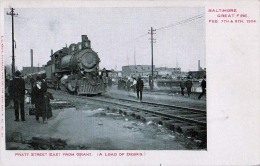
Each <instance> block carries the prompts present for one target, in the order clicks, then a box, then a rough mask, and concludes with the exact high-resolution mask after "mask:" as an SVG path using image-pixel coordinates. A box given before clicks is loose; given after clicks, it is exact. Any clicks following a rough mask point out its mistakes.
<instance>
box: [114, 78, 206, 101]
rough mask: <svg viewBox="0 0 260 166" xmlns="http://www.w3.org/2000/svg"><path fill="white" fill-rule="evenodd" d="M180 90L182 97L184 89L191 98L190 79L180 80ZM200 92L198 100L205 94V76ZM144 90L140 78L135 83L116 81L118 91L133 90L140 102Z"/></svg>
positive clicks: (133, 81) (125, 80)
mask: <svg viewBox="0 0 260 166" xmlns="http://www.w3.org/2000/svg"><path fill="white" fill-rule="evenodd" d="M179 84H180V89H181V94H182V95H183V96H184V92H185V89H186V92H187V95H188V97H190V96H191V92H192V87H193V82H192V79H191V78H190V77H187V78H186V79H184V78H182V79H181V80H180V83H179ZM200 86H201V89H202V92H201V93H200V94H199V96H198V99H199V100H200V99H201V97H202V96H204V95H205V94H206V76H204V78H203V80H202V81H201V83H200ZM143 88H144V82H143V80H142V78H141V76H139V77H138V79H137V81H136V79H135V78H131V79H129V78H128V79H122V78H120V79H119V80H118V89H119V90H127V91H131V90H133V91H134V92H136V93H137V98H138V99H139V100H140V101H142V92H143Z"/></svg>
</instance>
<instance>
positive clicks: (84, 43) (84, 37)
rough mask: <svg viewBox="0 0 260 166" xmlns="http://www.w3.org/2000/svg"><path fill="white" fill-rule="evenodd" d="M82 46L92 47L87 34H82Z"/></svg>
mask: <svg viewBox="0 0 260 166" xmlns="http://www.w3.org/2000/svg"><path fill="white" fill-rule="evenodd" d="M81 38H82V48H91V42H90V40H89V39H88V36H87V35H82V36H81Z"/></svg>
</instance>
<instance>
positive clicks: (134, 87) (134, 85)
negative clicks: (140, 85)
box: [132, 78, 136, 92]
mask: <svg viewBox="0 0 260 166" xmlns="http://www.w3.org/2000/svg"><path fill="white" fill-rule="evenodd" d="M132 87H133V90H134V92H135V91H136V79H135V78H134V79H133V84H132Z"/></svg>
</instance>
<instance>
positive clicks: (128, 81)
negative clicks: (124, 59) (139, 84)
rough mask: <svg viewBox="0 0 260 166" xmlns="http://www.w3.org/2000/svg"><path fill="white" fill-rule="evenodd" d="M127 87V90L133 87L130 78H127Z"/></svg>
mask: <svg viewBox="0 0 260 166" xmlns="http://www.w3.org/2000/svg"><path fill="white" fill-rule="evenodd" d="M126 87H127V92H129V91H130V87H131V81H130V79H128V80H127V82H126Z"/></svg>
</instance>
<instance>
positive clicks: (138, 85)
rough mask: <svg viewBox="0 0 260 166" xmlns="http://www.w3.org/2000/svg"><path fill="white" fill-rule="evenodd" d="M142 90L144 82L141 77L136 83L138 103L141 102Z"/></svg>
mask: <svg viewBox="0 0 260 166" xmlns="http://www.w3.org/2000/svg"><path fill="white" fill-rule="evenodd" d="M143 88H144V82H143V80H142V79H141V77H138V80H137V83H136V92H137V98H138V99H140V101H142V94H143ZM139 93H140V98H139Z"/></svg>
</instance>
